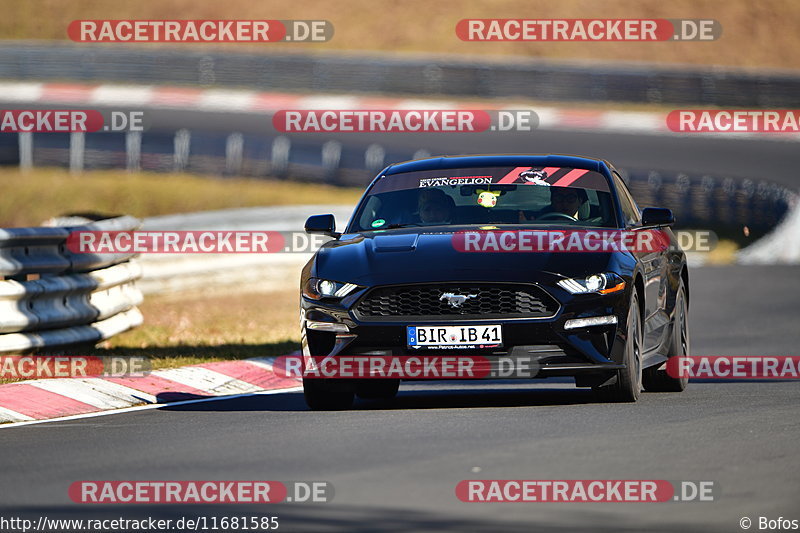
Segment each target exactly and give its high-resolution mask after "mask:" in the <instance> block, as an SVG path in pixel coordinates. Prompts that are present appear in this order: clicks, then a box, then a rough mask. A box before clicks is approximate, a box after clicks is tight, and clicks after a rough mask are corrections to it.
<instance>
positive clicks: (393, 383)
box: [356, 379, 400, 400]
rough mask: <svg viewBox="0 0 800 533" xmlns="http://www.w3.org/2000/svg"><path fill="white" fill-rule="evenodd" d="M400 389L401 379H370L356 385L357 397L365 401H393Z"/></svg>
mask: <svg viewBox="0 0 800 533" xmlns="http://www.w3.org/2000/svg"><path fill="white" fill-rule="evenodd" d="M399 388H400V380H399V379H368V380H364V381H362V382H360V383H358V385H356V396H358V397H359V398H362V399H364V400H391V399H392V398H394V397H395V396H397V391H398V389H399Z"/></svg>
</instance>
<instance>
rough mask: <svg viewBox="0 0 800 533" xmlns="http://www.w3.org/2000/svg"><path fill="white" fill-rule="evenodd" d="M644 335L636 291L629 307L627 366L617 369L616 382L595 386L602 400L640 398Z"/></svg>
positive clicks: (624, 357) (612, 400)
mask: <svg viewBox="0 0 800 533" xmlns="http://www.w3.org/2000/svg"><path fill="white" fill-rule="evenodd" d="M642 337H643V335H642V319H641V314H640V312H639V295H638V294H637V293H636V291H634V293H633V296H632V298H631V305H630V308H629V309H628V320H627V338H626V340H625V353H624V355H623V358H622V362H623V364H624V365H625V368H624V369H622V370H617V374H616V380H615V382H614V383H611V384H610V385H604V386H599V387H595V389H594V391H595V393H596V394H597V396H598V398H599V399H600V400H601V401H604V402H635V401H636V400H638V399H639V394H640V393H641V391H642Z"/></svg>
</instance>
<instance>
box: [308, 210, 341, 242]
mask: <svg viewBox="0 0 800 533" xmlns="http://www.w3.org/2000/svg"><path fill="white" fill-rule="evenodd" d="M305 230H306V233H320V234H322V235H328V236H329V237H333V238H334V239H338V238H339V236H341V233H337V232H336V217H334V216H333V215H330V214H329V215H312V216H310V217H308V220H306V225H305Z"/></svg>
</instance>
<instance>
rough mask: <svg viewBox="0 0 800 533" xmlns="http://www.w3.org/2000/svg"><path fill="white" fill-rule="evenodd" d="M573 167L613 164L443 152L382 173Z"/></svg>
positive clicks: (562, 157)
mask: <svg viewBox="0 0 800 533" xmlns="http://www.w3.org/2000/svg"><path fill="white" fill-rule="evenodd" d="M525 166H530V167H536V166H545V167H572V168H583V169H586V170H594V171H596V172H598V171H600V170H601V168H603V167H604V166H609V167H610V165H609V164H608V163H607V162H606V161H604V160H602V159H594V158H591V157H581V156H576V155H560V154H546V155H524V154H502V155H463V156H442V157H431V158H428V159H417V160H414V161H406V162H403V163H396V164H394V165H391V166H389V167H388V168H387V169H386V170H385V171H384V172H382V173H381V175H391V174H402V173H404V172H416V171H420V170H440V169H448V168H471V167H474V168H480V167H525Z"/></svg>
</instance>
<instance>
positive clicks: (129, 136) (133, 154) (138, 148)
mask: <svg viewBox="0 0 800 533" xmlns="http://www.w3.org/2000/svg"><path fill="white" fill-rule="evenodd" d="M125 155H126V164H125V168H127V169H128V172H138V171H139V170H140V169H141V167H142V165H141V160H142V134H141V133H140V132H138V131H129V132H128V133H126V134H125Z"/></svg>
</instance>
